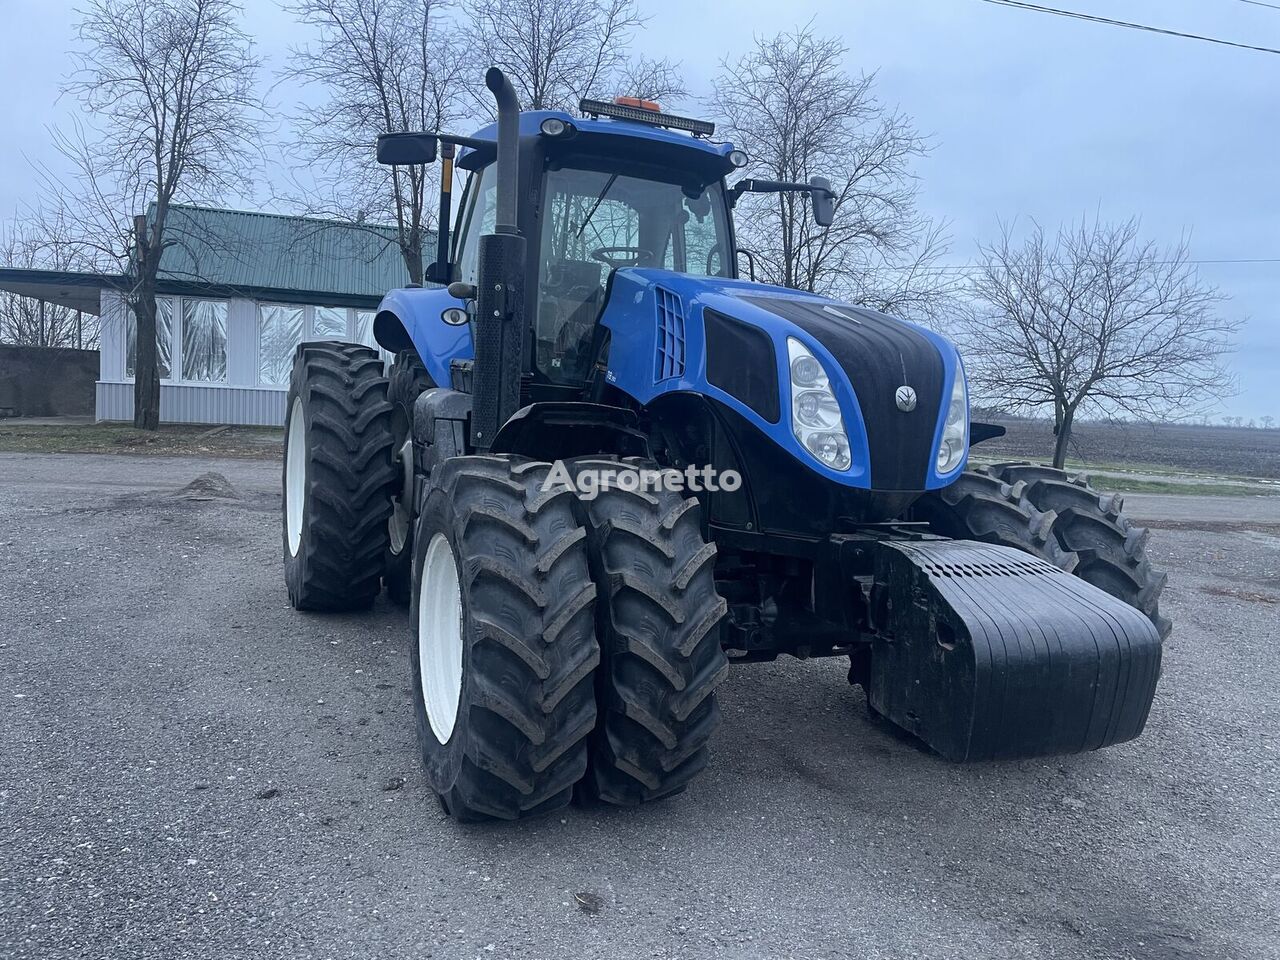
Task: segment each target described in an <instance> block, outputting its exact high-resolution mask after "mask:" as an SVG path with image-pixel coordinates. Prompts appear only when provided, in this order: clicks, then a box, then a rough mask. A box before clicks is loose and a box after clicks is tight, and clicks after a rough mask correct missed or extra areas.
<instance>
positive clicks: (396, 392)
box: [383, 350, 435, 605]
mask: <svg viewBox="0 0 1280 960" xmlns="http://www.w3.org/2000/svg"><path fill="white" fill-rule="evenodd" d="M433 386H435V384H434V383H432V381H431V377H430V375H429V374H428V373H427V368H426V366H425V365H424V364H423V362H422V358H421V357H419V356H418V352H417V351H416V350H401V351H400V352H399V353H397V354H396V358H395V362H394V363H393V364H392V365H391V370H390V372H389V374H388V377H387V400H388V401H389V402H390V404H391V410H392V417H391V420H392V455H393V456H394V454H395V453H396V452H397V451H398V449H399V447H400V445H402V444H403V443H404V442H405V440H406V439H409V438H410V437H411V436H412V434H413V405H414V403H415V402H416V401H417V399H418V396H419V395H420V394H421V393H422V392H423V391H424V390H429V389H431V388H432V387H433ZM389 522H390V520H389V519H388V523H389ZM389 542H390V541H389V539H388V548H387V558H386V568H385V570H384V572H383V583H384V585H385V586H386V588H387V596H388V597H390V598H391V600H392V601H393V602H395V603H398V604H402V605H407V604H408V603H409V594H410V592H411V591H412V584H411V583H410V580H411V577H412V569H411V567H412V566H413V564H412V558H413V523H412V522H410V524H409V534H408V536H407V537H406V538H405V543H404V549H403V550H402V551H401V552H400V553H398V554H397V553H394V552H393V551H392V550H391V548H390V545H389Z"/></svg>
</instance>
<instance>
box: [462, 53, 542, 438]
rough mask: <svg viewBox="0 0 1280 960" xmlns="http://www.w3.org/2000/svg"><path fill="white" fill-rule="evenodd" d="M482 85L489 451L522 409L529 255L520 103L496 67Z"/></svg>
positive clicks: (479, 309) (476, 430)
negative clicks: (488, 143)
mask: <svg viewBox="0 0 1280 960" xmlns="http://www.w3.org/2000/svg"><path fill="white" fill-rule="evenodd" d="M484 85H485V86H486V87H488V88H489V91H490V92H491V93H492V94H493V99H494V101H495V102H496V103H497V106H498V152H497V159H496V161H495V163H494V170H493V174H494V176H495V177H496V178H497V208H496V210H495V211H494V212H495V214H496V216H495V224H494V232H493V233H490V234H485V235H484V236H482V237H481V238H480V251H479V252H480V258H479V277H478V282H477V284H476V286H477V290H476V317H475V354H476V358H475V367H474V379H473V387H472V396H473V398H474V399H473V407H472V411H471V445H472V446H473V447H474V448H475V449H477V450H479V451H481V452H484V451H487V450H488V449H489V448H490V446H492V444H493V440H494V437H495V436H496V435H497V433H498V430H499V429H500V428H501V427H502V425H503V424H504V423H506V422H507V421H508V420H509V419H510V418H511V415H512V414H513V413H515V412H516V410H518V409H519V408H520V382H521V373H522V372H523V365H524V358H525V353H526V349H525V341H526V336H527V334H526V329H527V327H528V324H527V323H526V322H525V303H524V300H525V294H524V284H525V275H526V273H527V272H528V255H527V251H526V246H527V245H526V243H525V238H524V237H522V236H521V235H520V192H519V191H520V101H519V99H518V98H517V97H516V91H515V88H513V87H512V86H511V81H510V80H508V79H507V78H506V75H504V74H503V72H502V71H501V70H499V69H498V68H497V67H490V68H489V70H488V71H487V72H486V73H485V75H484Z"/></svg>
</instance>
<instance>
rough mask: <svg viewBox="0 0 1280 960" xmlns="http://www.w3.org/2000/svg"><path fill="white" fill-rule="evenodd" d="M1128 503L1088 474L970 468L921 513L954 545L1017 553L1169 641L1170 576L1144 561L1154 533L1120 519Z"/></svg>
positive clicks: (1004, 466) (1002, 466)
mask: <svg viewBox="0 0 1280 960" xmlns="http://www.w3.org/2000/svg"><path fill="white" fill-rule="evenodd" d="M1123 506H1124V500H1123V498H1121V497H1120V496H1119V495H1116V494H1105V493H1101V492H1099V491H1097V490H1095V489H1094V488H1093V487H1092V486H1091V485H1090V484H1089V481H1088V478H1087V477H1086V476H1085V475H1084V474H1079V473H1071V472H1068V471H1065V470H1057V469H1055V468H1053V467H1046V466H1040V465H1038V464H1032V463H998V464H991V465H983V466H977V467H970V468H968V469H966V470H965V472H964V473H963V474H962V475H961V476H960V477H959V479H957V480H956V482H955V483H953V484H951V485H950V486H948V487H945V488H943V489H942V490H939V491H937V493H935V494H930V495H928V496H926V497H925V498H923V499H922V500H921V501H920V502H919V504H918V507H917V510H918V512H919V513H920V514H921V515H922V516H923V517H924V519H927V520H928V521H929V522H930V524H931V525H932V526H933V527H934V529H935V530H937V532H939V533H941V534H943V535H944V536H948V537H956V538H962V539H968V540H982V541H985V542H987V543H999V544H1003V545H1005V546H1011V547H1017V548H1018V549H1021V550H1025V551H1027V552H1028V553H1033V554H1035V555H1036V556H1039V557H1042V558H1043V559H1045V560H1048V561H1049V562H1050V563H1052V564H1054V565H1055V566H1057V567H1059V568H1061V569H1062V570H1065V571H1067V572H1068V573H1073V574H1074V575H1075V576H1077V577H1080V579H1082V580H1084V581H1086V582H1087V583H1091V584H1093V585H1094V586H1096V587H1098V588H1100V589H1102V590H1105V591H1107V592H1108V593H1110V594H1111V595H1112V596H1114V597H1117V598H1118V599H1120V600H1123V601H1125V602H1126V603H1128V604H1129V605H1130V606H1133V607H1136V608H1137V609H1139V610H1141V611H1142V612H1143V613H1145V614H1146V615H1147V616H1148V617H1149V618H1150V620H1151V622H1152V623H1153V624H1154V625H1155V627H1156V629H1157V630H1158V631H1159V633H1160V636H1161V637H1162V638H1163V637H1166V636H1168V634H1169V631H1170V629H1171V626H1172V625H1171V623H1170V621H1169V620H1168V618H1166V617H1163V616H1161V615H1160V611H1159V599H1160V592H1161V591H1162V590H1163V589H1164V585H1165V581H1166V580H1167V579H1168V577H1167V574H1165V573H1164V572H1162V571H1157V570H1155V569H1153V568H1152V566H1151V563H1150V561H1149V560H1148V559H1147V557H1146V542H1147V537H1148V531H1147V530H1146V529H1145V528H1143V527H1138V526H1135V525H1134V524H1133V523H1132V522H1130V521H1129V519H1128V518H1127V517H1125V516H1124V514H1123V513H1122V510H1123Z"/></svg>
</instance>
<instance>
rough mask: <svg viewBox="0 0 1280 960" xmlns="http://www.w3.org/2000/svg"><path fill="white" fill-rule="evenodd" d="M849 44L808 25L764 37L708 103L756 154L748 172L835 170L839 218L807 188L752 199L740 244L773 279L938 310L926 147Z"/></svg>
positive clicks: (940, 246)
mask: <svg viewBox="0 0 1280 960" xmlns="http://www.w3.org/2000/svg"><path fill="white" fill-rule="evenodd" d="M846 53H847V50H846V48H845V47H844V45H843V44H842V43H841V42H840V41H839V40H836V39H834V38H826V37H820V36H818V35H816V34H815V33H814V32H813V30H812V29H811V28H809V27H804V28H802V29H799V30H796V31H795V32H793V33H779V34H777V35H775V36H772V37H759V38H757V39H756V42H755V46H754V48H753V49H751V50H750V51H749V52H748V53H746V54H745V55H743V56H742V57H740V58H739V59H737V60H725V61H722V63H721V69H720V73H719V75H718V76H717V78H716V81H715V92H714V95H713V96H712V97H711V101H710V105H711V107H712V108H713V110H714V111H715V112H716V114H718V117H719V119H720V121H721V129H722V130H723V132H724V134H725V135H726V136H727V137H728V138H729V139H730V140H732V141H733V142H734V143H735V144H736V145H737V146H738V147H740V148H742V149H743V150H745V151H746V152H747V154H748V156H750V158H751V161H752V164H751V167H750V168H749V172H750V173H752V174H754V175H756V176H760V177H763V178H766V179H771V180H784V181H800V182H806V181H808V179H809V178H810V177H811V176H815V175H817V176H825V177H828V178H829V179H830V180H831V181H832V185H833V189H834V190H835V192H836V218H835V222H834V223H833V224H832V226H830V227H825V228H824V227H819V226H817V225H816V224H815V223H814V222H813V220H812V217H811V216H810V214H809V209H808V203H809V197H808V195H807V194H803V193H779V194H773V195H770V196H769V197H768V199H765V198H762V197H752V196H750V195H744V196H743V197H742V199H741V200H740V202H739V204H738V213H737V221H738V234H739V237H740V240H741V241H742V246H743V247H745V248H748V249H750V250H751V251H752V253H753V254H754V255H755V257H756V261H757V263H758V264H759V266H760V269H761V272H762V273H763V275H764V276H763V279H765V280H767V281H768V282H770V283H774V284H779V285H782V286H787V287H793V288H796V289H801V290H812V291H816V292H820V293H825V294H829V295H833V296H837V297H844V298H848V299H851V300H854V301H856V302H860V303H865V304H867V305H868V306H872V307H876V308H878V309H888V310H894V311H905V312H910V313H915V314H917V315H918V314H924V315H929V314H930V313H932V312H933V310H934V308H935V307H936V305H937V303H938V302H939V300H940V299H941V298H943V297H945V295H946V294H947V293H948V291H949V288H950V282H949V280H948V279H947V278H946V277H945V275H944V274H943V273H942V272H941V271H938V270H935V269H933V264H934V263H935V261H936V260H937V258H938V257H939V256H940V255H941V254H942V253H943V252H945V239H944V237H943V235H942V231H941V229H940V228H939V227H937V226H936V225H933V224H931V223H930V222H929V221H928V220H927V219H926V218H924V217H923V216H921V215H920V213H919V211H918V209H917V207H916V192H917V184H916V180H915V178H914V176H913V174H912V172H911V163H912V161H914V160H916V159H917V158H919V157H921V156H923V155H924V154H925V153H926V152H927V144H926V142H925V141H924V139H923V138H922V137H921V136H920V135H919V134H918V133H917V132H916V130H915V128H914V127H913V126H912V124H911V121H910V120H909V119H908V118H907V117H906V116H904V115H903V114H901V113H899V112H898V111H896V110H894V109H892V108H890V107H887V106H886V105H885V104H883V103H882V102H881V101H880V100H879V99H878V98H877V97H876V95H875V77H874V75H868V74H852V73H850V72H849V71H848V69H847V68H846V66H845V56H846Z"/></svg>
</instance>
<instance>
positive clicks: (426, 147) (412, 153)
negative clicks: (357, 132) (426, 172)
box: [378, 133, 436, 167]
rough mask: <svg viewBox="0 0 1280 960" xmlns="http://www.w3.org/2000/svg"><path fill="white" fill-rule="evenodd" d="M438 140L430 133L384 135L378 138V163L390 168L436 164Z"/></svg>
mask: <svg viewBox="0 0 1280 960" xmlns="http://www.w3.org/2000/svg"><path fill="white" fill-rule="evenodd" d="M435 160H436V138H435V137H434V136H432V135H431V134H429V133H383V134H379V136H378V162H379V163H383V164H386V165H387V166H389V167H411V166H413V165H414V164H418V163H435Z"/></svg>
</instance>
